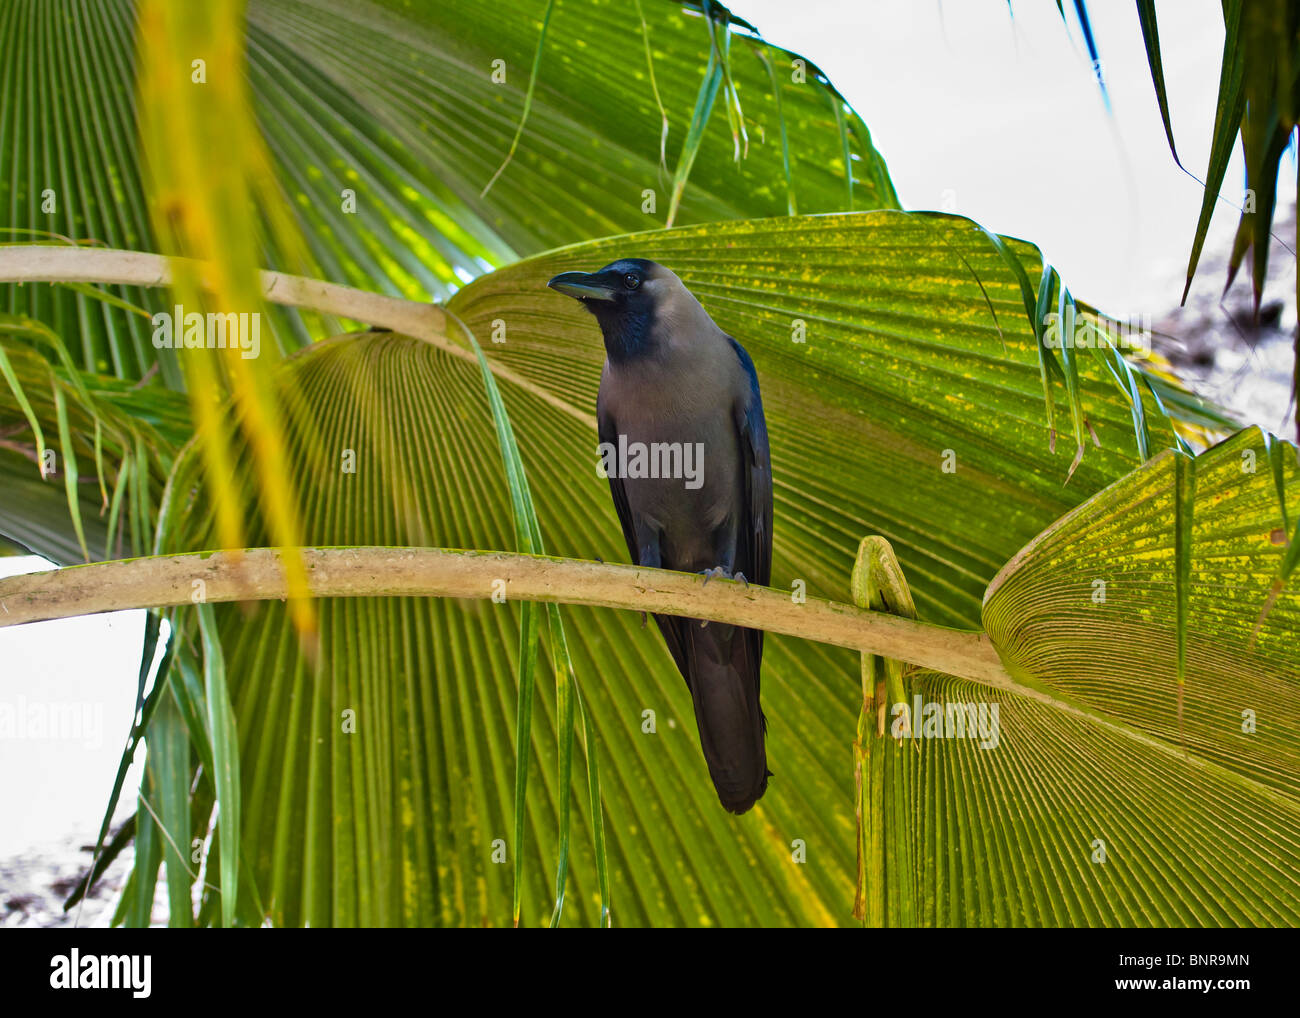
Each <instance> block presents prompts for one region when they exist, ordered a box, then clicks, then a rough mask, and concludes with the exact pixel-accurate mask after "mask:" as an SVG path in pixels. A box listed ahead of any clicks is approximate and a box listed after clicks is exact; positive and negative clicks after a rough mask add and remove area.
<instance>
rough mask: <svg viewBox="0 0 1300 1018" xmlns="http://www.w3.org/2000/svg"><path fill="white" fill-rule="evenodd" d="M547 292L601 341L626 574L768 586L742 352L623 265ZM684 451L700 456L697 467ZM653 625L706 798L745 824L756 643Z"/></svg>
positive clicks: (734, 630) (767, 466)
mask: <svg viewBox="0 0 1300 1018" xmlns="http://www.w3.org/2000/svg"><path fill="white" fill-rule="evenodd" d="M548 285H550V286H551V287H552V288H553V289H555V290H558V291H559V292H560V293H564V294H567V295H569V296H572V297H575V298H577V299H578V300H579V301H581V303H582V304H583V305H584V306H585V307H586V308H587V309H588V310H589V311H591V312H592V313H593V314H594V315H595V316H596V320H597V322H598V323H599V325H600V329H601V333H602V334H603V336H604V341H605V353H606V360H605V367H604V371H603V372H602V374H601V383H600V394H599V397H598V399H597V402H596V417H597V422H598V427H599V432H600V441H601V444H602V450H613V451H614V453H615V455H614V456H613V458H612V459H611V460H610V461H609V462H610V464H611V465H612V466H613V467H614V469H613V470H612V471H609V487H610V493H611V494H612V496H613V499H614V508H615V509H616V511H617V513H618V518H619V522H620V523H621V524H622V527H623V537H624V539H625V540H626V542H627V547H628V552H629V554H630V555H631V556H632V561H633V562H635V563H637V564H639V565H643V566H653V567H659V568H664V569H677V570H681V571H684V572H699V573H707V574H709V575H726V576H733V575H734V576H735V577H736V578H737V579H739V578H741V577H743V578H744V579H745V580H746V581H753V582H755V583H759V584H763V585H764V586H766V585H767V584H768V583H769V582H770V580H771V566H772V468H771V460H770V455H769V448H768V438H767V424H766V422H765V420H764V417H763V401H762V398H761V396H760V394H759V387H758V376H757V374H756V373H755V371H754V364H753V362H752V361H751V360H750V358H749V355H748V354H747V353H746V352H745V350H744V348H743V347H742V346H741V345H740V344H739V343H737V342H736V341H735V340H734V339H732V338H731V337H730V336H728V335H727V334H726V333H725V332H723V331H722V330H721V329H720V328H718V326H717V325H716V324H715V323H714V321H713V319H712V318H710V317H709V315H708V313H707V312H706V311H705V310H704V308H703V306H702V305H701V304H700V302H699V301H698V300H696V299H695V297H694V295H692V294H691V292H690V291H689V290H687V289H686V287H685V285H683V283H682V281H681V280H680V279H678V278H677V276H676V275H675V274H674V273H672V272H671V271H669V270H668V269H667V268H665V267H664V266H662V265H658V264H656V263H655V262H651V261H646V260H644V259H640V258H627V259H622V260H620V261H616V262H613V263H612V264H610V265H607V266H606V267H605V268H603V269H601V270H599V271H598V272H593V273H581V272H566V273H563V274H561V275H559V276H556V277H555V278H554V279H552V280H551V281H550V283H549V284H548ZM624 449H631V450H634V451H635V450H636V449H649V450H658V459H657V460H656V459H655V457H654V456H653V455H652V456H651V457H650V462H651V463H656V462H657V463H659V464H661V465H667V466H671V465H673V464H674V463H675V464H676V465H677V466H679V467H680V468H681V469H680V471H679V472H678V473H679V476H667V477H665V476H662V473H663V471H660V474H661V476H641V473H644V471H641V472H638V471H637V469H636V467H635V464H629V463H627V462H621V461H620V459H619V457H618V455H617V454H618V452H621V451H622V450H624ZM665 450H666V451H665ZM674 451H676V452H677V453H678V455H677V458H676V459H675V460H674V459H673V458H672V454H673V452H674ZM692 451H694V452H695V453H701V454H702V456H701V457H700V459H699V461H698V462H697V463H693V460H692ZM695 467H698V468H699V469H698V471H697V472H692V470H693V469H694V468H695ZM697 473H698V476H697ZM704 582H708V577H707V576H706V578H705V580H704ZM655 622H656V623H657V624H658V626H659V629H660V631H661V632H662V633H663V635H664V640H665V641H666V642H667V645H668V650H669V652H670V653H671V654H672V657H673V660H674V661H675V662H676V664H677V668H678V670H679V671H680V672H681V673H682V676H683V678H685V680H686V685H687V687H688V688H689V689H690V691H691V698H692V700H693V702H694V707H695V718H696V722H697V724H698V726H699V730H700V745H701V748H702V749H703V751H704V757H705V760H706V762H707V763H708V768H709V775H710V777H711V778H712V779H713V783H714V787H715V788H716V789H717V792H718V798H719V800H720V801H721V803H722V805H723V806H724V807H726V808H727V809H728V810H730V811H731V812H733V813H743V812H745V811H746V810H748V809H749V808H750V807H751V806H752V805H753V804H754V803H755V802H756V801H757V800H758V799H759V798H760V797H761V796H762V795H763V792H764V791H765V790H766V788H767V778H768V776H769V774H770V772H769V771H768V769H767V754H766V748H765V745H764V733H765V731H766V727H767V724H766V720H765V718H764V717H763V712H762V708H761V706H760V704H759V685H760V682H759V679H760V671H761V667H762V658H763V633H762V631H761V630H754V629H745V628H742V627H739V626H729V625H723V624H721V623H716V622H714V623H709V624H707V625H702V624H701V623H700V621H699V620H696V619H685V618H677V617H674V616H670V615H656V616H655Z"/></svg>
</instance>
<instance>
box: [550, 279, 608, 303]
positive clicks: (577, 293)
mask: <svg viewBox="0 0 1300 1018" xmlns="http://www.w3.org/2000/svg"><path fill="white" fill-rule="evenodd" d="M546 285H547V286H549V287H550V288H551V289H552V290H555V291H557V292H559V293H562V294H565V295H566V296H569V297H577V298H578V299H579V300H613V299H614V288H613V287H612V286H610V285H608V284H607V283H605V282H603V281H602V280H601V278H600V276H599V275H597V274H596V273H594V272H561V273H560V274H559V275H558V276H556V277H555V278H554V279H552V280H551V281H550V282H549V283H547V284H546Z"/></svg>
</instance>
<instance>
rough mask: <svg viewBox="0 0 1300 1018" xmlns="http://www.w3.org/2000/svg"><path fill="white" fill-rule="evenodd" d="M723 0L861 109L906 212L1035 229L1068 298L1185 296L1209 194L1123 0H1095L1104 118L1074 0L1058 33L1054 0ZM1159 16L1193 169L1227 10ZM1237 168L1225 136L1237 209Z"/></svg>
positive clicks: (1208, 121)
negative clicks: (947, 213)
mask: <svg viewBox="0 0 1300 1018" xmlns="http://www.w3.org/2000/svg"><path fill="white" fill-rule="evenodd" d="M729 6H730V7H731V9H732V11H733V12H734V13H735V14H737V15H738V16H740V17H743V18H745V19H746V20H748V21H749V22H751V23H752V24H753V25H754V26H755V27H756V28H758V30H759V31H760V32H762V33H763V36H764V37H765V38H766V39H768V40H769V41H771V42H774V43H779V44H781V45H782V46H785V47H786V48H788V49H793V50H795V51H797V52H800V53H803V54H804V55H805V56H807V57H808V58H809V59H810V60H812V61H813V62H814V63H816V64H817V65H818V66H819V67H821V69H822V70H823V71H825V72H826V74H827V75H828V76H829V77H830V79H831V81H833V82H834V83H835V84H836V86H837V87H838V88H839V89H840V91H841V92H842V93H843V95H844V96H845V97H846V98H847V99H848V100H849V101H850V102H851V103H852V104H853V105H854V107H855V108H856V109H857V110H858V112H859V113H860V114H861V115H862V118H863V120H864V121H866V124H867V127H868V128H869V129H870V130H871V133H872V140H873V141H874V143H875V146H876V148H877V149H878V150H879V151H880V153H881V154H882V155H883V156H884V158H885V161H886V163H887V165H888V166H889V171H890V175H891V177H892V178H893V181H894V186H895V188H896V189H897V190H898V193H899V197H900V199H901V200H902V204H903V206H904V207H905V208H928V209H940V208H946V209H950V210H952V211H956V212H959V213H961V214H962V215H966V216H969V217H970V218H972V219H974V220H976V221H977V222H979V223H980V224H982V225H983V226H985V227H988V228H989V229H993V230H996V231H997V232H999V233H1003V234H1009V235H1012V236H1017V237H1022V238H1024V239H1026V240H1031V241H1033V242H1035V243H1037V244H1038V245H1039V246H1040V247H1041V248H1042V249H1043V251H1044V252H1045V254H1046V256H1047V258H1048V260H1049V261H1051V262H1052V263H1053V264H1054V265H1056V266H1057V268H1058V269H1059V270H1060V272H1061V274H1062V277H1063V278H1064V279H1065V281H1066V284H1067V285H1068V286H1069V287H1070V289H1071V290H1072V291H1073V292H1074V293H1075V294H1076V295H1077V296H1078V297H1080V298H1081V299H1083V300H1087V301H1089V302H1090V303H1093V304H1095V305H1097V306H1099V307H1101V308H1102V309H1104V310H1106V311H1108V312H1110V313H1112V314H1116V315H1119V316H1121V317H1127V316H1128V315H1130V314H1136V313H1140V312H1152V313H1155V312H1158V311H1160V310H1163V309H1166V308H1170V307H1173V306H1175V305H1176V304H1177V303H1178V299H1179V297H1180V296H1181V291H1182V280H1183V278H1184V276H1185V273H1186V268H1187V256H1188V252H1189V250H1190V247H1191V239H1192V235H1193V233H1194V230H1195V225H1196V218H1197V214H1198V212H1199V209H1200V203H1201V198H1202V195H1203V193H1204V191H1203V188H1202V187H1201V186H1200V185H1199V184H1198V183H1196V181H1194V180H1191V179H1190V178H1189V177H1188V176H1187V175H1186V174H1184V173H1183V172H1182V171H1181V170H1179V169H1178V167H1177V166H1176V165H1175V164H1174V161H1173V157H1172V156H1171V155H1170V152H1169V145H1168V142H1167V141H1166V140H1165V133H1164V128H1163V126H1162V124H1161V121H1160V112H1159V107H1158V106H1157V104H1156V99H1155V91H1154V89H1153V87H1152V84H1151V74H1150V71H1149V69H1148V67H1147V59H1146V50H1145V48H1144V46H1143V42H1142V31H1141V28H1140V26H1139V24H1138V18H1137V11H1136V8H1135V5H1134V3H1133V0H1090V2H1089V3H1088V11H1089V14H1090V16H1091V20H1092V27H1093V35H1094V38H1095V40H1096V42H1097V48H1098V51H1099V54H1100V57H1101V63H1102V73H1103V75H1104V77H1105V79H1106V84H1107V88H1108V90H1109V92H1110V97H1111V103H1112V107H1113V110H1114V115H1113V116H1111V115H1109V114H1108V113H1107V112H1106V108H1105V105H1104V102H1103V100H1102V96H1101V92H1100V89H1099V88H1098V87H1097V83H1096V81H1095V80H1094V78H1093V76H1092V70H1091V68H1090V66H1089V57H1088V55H1087V49H1086V47H1085V45H1084V43H1083V39H1082V35H1081V33H1080V32H1079V31H1078V27H1077V23H1076V22H1075V21H1074V15H1073V4H1072V3H1066V4H1065V9H1066V12H1067V14H1069V16H1070V27H1069V30H1068V32H1067V28H1066V25H1065V23H1064V22H1062V20H1061V16H1060V14H1059V13H1058V11H1057V8H1056V4H1055V3H1053V2H1051V0H1032V2H1030V0H1019V2H1015V3H1014V4H1013V10H1014V19H1013V17H1012V16H1011V15H1010V14H1009V13H1008V10H1007V4H1006V2H1005V0H949V2H947V3H943V4H940V3H939V2H937V0H913V2H906V0H801V2H799V3H790V2H788V0H734V2H732V3H731V4H730V5H729ZM1156 13H1157V18H1158V21H1159V26H1160V42H1161V50H1162V52H1163V54H1164V70H1165V80H1166V87H1167V89H1168V92H1169V104H1170V117H1171V120H1172V123H1173V129H1174V141H1175V142H1176V144H1177V145H1178V152H1179V155H1180V156H1181V157H1182V160H1183V164H1184V165H1185V166H1186V167H1187V168H1188V169H1189V170H1190V171H1191V172H1193V173H1195V174H1197V175H1198V176H1201V177H1203V176H1204V173H1205V166H1206V161H1207V159H1208V157H1209V144H1210V132H1211V128H1212V126H1213V121H1214V108H1215V99H1216V96H1217V94H1218V76H1219V64H1220V60H1221V56H1222V47H1223V15H1222V13H1221V7H1220V5H1219V3H1218V2H1217V0H1177V2H1173V3H1169V2H1166V3H1158V4H1157V5H1156ZM1288 168H1290V169H1289V170H1288ZM1282 176H1283V177H1284V178H1286V183H1284V184H1283V185H1282V186H1281V188H1280V193H1279V204H1283V203H1284V202H1286V201H1291V200H1294V195H1295V172H1294V164H1293V163H1291V162H1289V160H1288V162H1286V163H1284V166H1283V172H1282ZM1243 179H1244V174H1243V170H1242V163H1241V158H1240V154H1239V150H1235V151H1234V157H1233V161H1232V164H1231V165H1230V166H1229V168H1228V172H1227V175H1226V176H1225V178H1224V190H1223V193H1224V196H1225V197H1231V199H1232V200H1233V201H1234V202H1235V203H1236V204H1237V205H1238V206H1240V204H1241V190H1242V187H1243V183H1242V182H1243ZM945 197H947V198H949V199H950V200H951V201H952V202H953V204H952V205H949V206H945V204H944V200H945ZM1215 226H1216V227H1217V228H1218V229H1219V230H1227V231H1231V230H1233V229H1235V227H1236V213H1234V212H1233V211H1232V209H1230V208H1228V207H1227V206H1226V205H1223V204H1222V203H1221V204H1220V211H1219V213H1218V214H1217V216H1216V220H1215ZM1283 239H1285V240H1287V242H1288V244H1290V243H1291V240H1292V239H1293V238H1283ZM1276 269H1277V271H1279V272H1281V273H1285V274H1288V275H1289V274H1290V273H1291V272H1292V271H1293V270H1294V263H1291V264H1288V265H1278V266H1276ZM1197 286H1198V288H1199V287H1200V286H1206V287H1209V288H1211V289H1213V290H1214V292H1215V293H1216V294H1217V292H1218V291H1219V290H1221V289H1222V286H1223V280H1222V279H1221V278H1219V277H1218V276H1217V275H1214V274H1213V273H1206V274H1205V275H1204V276H1202V275H1199V274H1198V276H1197Z"/></svg>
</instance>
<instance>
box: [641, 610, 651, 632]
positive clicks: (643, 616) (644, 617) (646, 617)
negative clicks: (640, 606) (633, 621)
mask: <svg viewBox="0 0 1300 1018" xmlns="http://www.w3.org/2000/svg"><path fill="white" fill-rule="evenodd" d="M649 621H650V616H649V615H647V614H646V613H645V612H642V613H641V628H642V629H644V628H645V624H646V623H647V622H649Z"/></svg>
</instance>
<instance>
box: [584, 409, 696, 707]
mask: <svg viewBox="0 0 1300 1018" xmlns="http://www.w3.org/2000/svg"><path fill="white" fill-rule="evenodd" d="M596 431H597V433H598V434H599V436H600V441H601V444H602V445H603V444H606V443H608V444H610V445H613V446H614V447H615V448H617V447H618V424H617V422H615V420H614V415H613V414H611V413H609V411H608V410H607V409H606V408H605V406H604V403H603V402H602V401H601V399H600V398H599V397H597V399H596ZM609 493H610V495H611V496H613V499H614V512H615V513H617V514H618V522H619V524H620V525H621V526H622V528H623V540H624V541H626V542H627V553H628V555H629V556H631V559H632V564H633V565H634V566H639V565H640V564H641V550H640V549H639V548H638V547H637V541H636V525H635V523H634V522H633V520H632V507H631V505H629V504H628V500H627V490H626V489H625V488H624V487H623V479H622V478H621V477H618V476H616V475H615V474H610V475H609ZM655 623H656V624H657V625H658V626H659V631H660V632H661V633H663V634H664V643H666V644H667V645H668V653H670V654H671V655H672V657H673V662H674V663H675V664H676V665H677V670H678V671H679V672H681V673H682V675H683V676H684V677H686V685H687V688H689V687H690V685H691V680H690V678H689V665H688V662H687V657H686V640H687V633H686V627H687V626H688V625H689V623H688V622H687V621H686V620H685V619H679V618H674V617H673V616H672V615H656V616H655Z"/></svg>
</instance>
